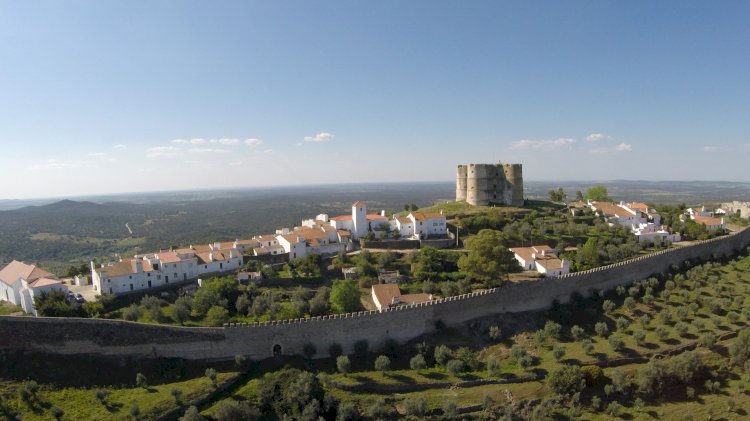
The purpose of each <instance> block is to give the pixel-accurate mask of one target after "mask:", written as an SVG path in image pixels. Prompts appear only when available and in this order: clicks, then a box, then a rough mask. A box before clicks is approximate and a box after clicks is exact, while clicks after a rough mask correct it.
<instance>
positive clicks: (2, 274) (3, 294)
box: [0, 260, 68, 316]
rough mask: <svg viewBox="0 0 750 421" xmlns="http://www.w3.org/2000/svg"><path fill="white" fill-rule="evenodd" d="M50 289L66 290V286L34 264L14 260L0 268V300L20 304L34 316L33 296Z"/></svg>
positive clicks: (47, 291) (35, 313)
mask: <svg viewBox="0 0 750 421" xmlns="http://www.w3.org/2000/svg"><path fill="white" fill-rule="evenodd" d="M51 291H62V292H67V291H68V287H67V286H66V285H65V284H63V283H62V282H61V281H60V280H59V279H58V278H57V276H55V275H54V274H52V273H50V272H47V271H46V270H44V269H41V268H38V267H36V266H35V265H27V264H26V263H23V262H19V261H17V260H14V261H12V262H10V263H8V264H7V265H6V266H5V267H4V268H3V269H2V270H0V300H3V301H8V302H10V303H11V304H15V305H17V306H20V307H21V308H22V309H23V311H25V312H27V313H30V314H33V315H35V316H36V315H37V312H36V309H35V308H34V298H35V297H39V296H41V295H42V294H45V293H49V292H51Z"/></svg>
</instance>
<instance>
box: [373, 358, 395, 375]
mask: <svg viewBox="0 0 750 421" xmlns="http://www.w3.org/2000/svg"><path fill="white" fill-rule="evenodd" d="M390 369H391V359H390V358H388V357H387V356H385V355H379V356H378V358H375V370H377V371H379V372H381V373H384V372H386V371H388V370H390Z"/></svg>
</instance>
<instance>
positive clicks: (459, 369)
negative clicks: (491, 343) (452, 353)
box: [445, 360, 466, 376]
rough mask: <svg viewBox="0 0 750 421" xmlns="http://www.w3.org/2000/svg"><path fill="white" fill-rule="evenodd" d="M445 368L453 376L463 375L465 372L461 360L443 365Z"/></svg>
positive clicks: (464, 366)
mask: <svg viewBox="0 0 750 421" xmlns="http://www.w3.org/2000/svg"><path fill="white" fill-rule="evenodd" d="M445 368H446V369H447V370H448V372H449V373H451V374H453V375H454V376H455V375H458V374H460V373H463V372H464V371H465V370H466V365H465V364H464V362H463V361H461V360H450V361H448V363H447V364H446V365H445Z"/></svg>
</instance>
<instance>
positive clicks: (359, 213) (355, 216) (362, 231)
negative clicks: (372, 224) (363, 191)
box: [352, 202, 368, 238]
mask: <svg viewBox="0 0 750 421" xmlns="http://www.w3.org/2000/svg"><path fill="white" fill-rule="evenodd" d="M352 222H354V232H353V233H352V236H353V237H354V238H360V237H364V236H365V235H367V230H368V226H367V205H366V204H365V203H364V202H354V204H353V205H352Z"/></svg>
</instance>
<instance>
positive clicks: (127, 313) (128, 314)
mask: <svg viewBox="0 0 750 421" xmlns="http://www.w3.org/2000/svg"><path fill="white" fill-rule="evenodd" d="M142 315H143V311H142V310H141V307H140V306H139V305H138V304H135V303H133V304H131V305H130V306H128V307H127V308H125V310H123V311H122V318H123V319H125V320H130V321H131V322H134V321H136V320H138V319H140V318H141V316H142Z"/></svg>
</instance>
